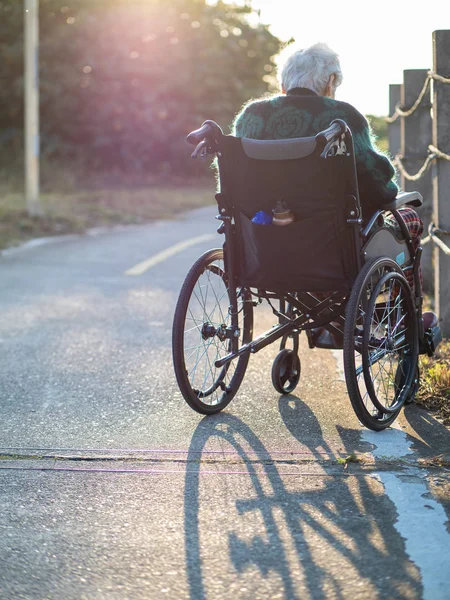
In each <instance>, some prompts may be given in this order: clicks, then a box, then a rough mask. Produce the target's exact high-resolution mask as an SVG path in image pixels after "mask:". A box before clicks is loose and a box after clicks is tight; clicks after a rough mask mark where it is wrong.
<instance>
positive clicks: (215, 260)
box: [172, 119, 440, 431]
mask: <svg viewBox="0 0 450 600" xmlns="http://www.w3.org/2000/svg"><path fill="white" fill-rule="evenodd" d="M187 141H188V142H189V143H190V144H192V145H195V146H196V148H195V150H194V152H193V154H192V156H193V157H197V156H203V157H206V156H214V157H215V160H216V161H217V162H216V167H217V168H218V172H219V191H218V193H217V194H216V200H217V205H218V212H219V214H218V216H217V217H216V219H218V220H219V221H220V222H221V223H220V226H219V227H218V230H217V231H218V233H219V234H223V235H224V243H223V245H222V247H220V248H215V249H211V250H209V251H207V252H206V253H204V254H203V255H202V256H200V258H199V259H198V260H197V261H196V262H195V263H194V265H193V266H192V268H191V269H190V271H189V273H188V274H187V277H186V279H185V281H184V284H183V286H182V288H181V291H180V295H179V298H178V302H177V305H176V309H175V314H174V321H173V330H172V354H173V364H174V370H175V375H176V379H177V382H178V385H179V388H180V391H181V393H182V395H183V397H184V399H185V400H186V402H187V403H188V404H189V406H190V407H191V408H193V409H194V410H196V411H197V412H199V413H201V414H206V415H210V414H213V413H216V412H219V411H221V410H222V409H223V408H225V407H226V406H227V405H228V404H229V402H230V401H231V400H232V399H233V397H234V396H235V394H236V393H237V391H238V389H239V386H240V385H241V383H242V381H243V378H244V375H245V372H246V369H247V365H248V362H249V358H250V355H251V354H255V353H256V352H259V351H260V350H262V349H263V348H265V347H266V346H268V345H269V344H272V343H274V342H277V341H279V344H280V345H279V348H280V350H279V353H278V354H277V356H276V358H275V360H274V363H273V366H272V383H273V385H274V387H275V389H276V390H277V391H278V392H279V393H280V394H289V393H291V392H292V391H293V390H294V389H295V387H296V386H297V384H298V382H299V380H300V375H301V364H300V358H299V355H298V349H299V335H300V334H301V332H302V331H305V334H306V335H307V337H308V341H309V346H310V347H314V346H315V344H317V345H318V346H319V347H320V344H319V343H317V342H315V339H316V338H315V332H317V331H318V330H321V331H327V332H329V334H330V335H331V339H332V340H333V346H332V347H334V348H337V349H342V351H343V361H344V372H345V381H346V386H347V390H348V395H349V398H350V401H351V404H352V407H353V409H354V411H355V413H356V415H357V417H358V419H359V421H360V422H361V423H362V424H363V425H364V426H366V427H367V428H369V429H372V430H374V431H381V430H383V429H385V428H387V427H389V426H390V425H391V424H392V423H393V422H394V420H395V419H396V417H397V416H398V414H399V413H400V411H401V409H402V407H403V405H405V404H408V403H412V402H413V401H414V397H415V395H416V392H417V390H418V386H419V368H418V358H419V354H420V353H428V354H429V355H432V354H433V352H434V349H435V347H436V345H437V344H438V343H439V341H440V330H439V327H434V328H432V329H429V330H426V331H425V330H424V324H423V319H422V290H421V282H420V276H419V265H420V257H421V252H422V249H421V248H419V249H418V250H417V251H414V248H413V244H412V240H411V236H410V234H409V231H408V229H407V227H406V224H405V222H404V220H403V218H402V216H401V213H400V212H399V210H398V209H399V208H400V207H402V206H405V205H411V206H415V207H418V206H420V205H421V204H422V197H421V195H420V194H419V193H418V192H408V193H400V194H399V195H398V196H397V198H395V199H394V200H393V201H392V202H390V203H389V204H386V205H385V206H382V207H380V210H378V211H377V212H375V214H373V215H371V217H370V219H369V220H368V221H367V222H364V221H363V218H362V217H363V215H362V212H361V205H360V197H359V191H358V181H357V176H356V164H355V157H354V149H353V139H352V134H351V131H350V128H349V127H348V126H347V124H346V123H345V122H344V121H342V120H339V119H338V120H335V121H333V122H332V123H331V124H330V126H329V127H328V128H327V129H326V130H324V131H321V132H320V133H318V134H317V135H316V136H314V137H305V138H295V139H286V140H275V141H262V140H254V139H248V138H236V137H233V136H231V135H224V134H223V132H222V130H221V128H220V127H219V125H217V123H215V122H214V121H205V122H204V123H203V125H202V127H201V128H200V129H198V130H196V131H193V132H192V133H190V134H189V135H188V136H187ZM278 201H282V202H283V203H284V205H285V206H287V207H289V209H291V211H292V213H293V215H294V217H295V219H294V221H293V222H292V223H290V224H288V225H286V226H276V225H273V224H272V225H264V224H259V223H255V220H254V218H253V217H254V215H255V214H256V213H258V211H265V212H266V213H267V214H271V213H272V210H273V208H274V207H275V205H276V203H277V202H278ZM386 211H389V212H390V213H391V214H392V215H393V216H394V218H395V219H396V221H397V223H398V225H399V227H400V231H401V233H402V239H398V238H397V236H396V235H394V232H393V231H392V229H390V228H388V227H387V226H385V225H384V224H383V223H384V220H383V214H384V213H385V212H386ZM408 272H409V273H410V278H411V277H412V280H413V282H414V285H413V286H411V285H410V284H409V283H408V281H407V275H408ZM263 302H267V303H268V304H269V306H270V307H271V309H272V311H273V314H274V315H275V317H276V323H275V325H274V326H273V327H272V328H271V329H270V330H268V331H266V332H264V333H263V334H261V335H259V336H258V337H256V338H255V339H253V311H254V308H255V307H256V306H258V305H259V304H261V303H263ZM322 347H329V346H322Z"/></svg>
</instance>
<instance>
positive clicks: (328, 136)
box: [316, 119, 348, 144]
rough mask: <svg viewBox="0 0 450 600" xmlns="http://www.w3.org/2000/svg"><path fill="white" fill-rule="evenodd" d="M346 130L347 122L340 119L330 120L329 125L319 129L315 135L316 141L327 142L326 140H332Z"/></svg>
mask: <svg viewBox="0 0 450 600" xmlns="http://www.w3.org/2000/svg"><path fill="white" fill-rule="evenodd" d="M347 130H348V126H347V123H345V121H342V119H335V120H334V121H332V122H331V124H330V126H329V127H327V128H326V129H324V130H323V131H320V132H319V133H318V134H317V135H316V142H317V143H322V144H328V142H331V141H332V140H334V139H336V138H338V137H339V136H341V135H342V134H343V133H346V132H347Z"/></svg>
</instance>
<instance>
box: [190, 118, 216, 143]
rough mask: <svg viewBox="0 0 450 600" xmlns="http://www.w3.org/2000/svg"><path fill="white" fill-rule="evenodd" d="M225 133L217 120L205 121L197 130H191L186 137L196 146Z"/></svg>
mask: <svg viewBox="0 0 450 600" xmlns="http://www.w3.org/2000/svg"><path fill="white" fill-rule="evenodd" d="M222 135H223V131H222V129H221V128H220V126H219V125H217V123H216V122H215V121H205V122H204V123H203V124H202V126H201V127H200V129H196V130H195V131H191V133H190V134H189V135H188V136H187V137H186V139H187V141H188V142H189V144H192V145H193V146H196V145H197V144H200V142H202V141H203V140H205V139H206V140H208V141H211V142H212V141H213V140H214V141H216V140H217V138H219V137H220V136H222Z"/></svg>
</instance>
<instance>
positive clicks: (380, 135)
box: [367, 115, 389, 152]
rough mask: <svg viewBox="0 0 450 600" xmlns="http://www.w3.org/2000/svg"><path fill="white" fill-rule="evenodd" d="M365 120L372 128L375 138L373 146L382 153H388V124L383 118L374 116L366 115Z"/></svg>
mask: <svg viewBox="0 0 450 600" xmlns="http://www.w3.org/2000/svg"><path fill="white" fill-rule="evenodd" d="M367 120H368V121H369V123H370V126H371V127H372V131H373V133H374V136H375V144H376V146H377V148H379V150H381V151H382V152H388V151H389V140H388V124H387V123H386V121H385V119H384V117H376V116H374V115H367Z"/></svg>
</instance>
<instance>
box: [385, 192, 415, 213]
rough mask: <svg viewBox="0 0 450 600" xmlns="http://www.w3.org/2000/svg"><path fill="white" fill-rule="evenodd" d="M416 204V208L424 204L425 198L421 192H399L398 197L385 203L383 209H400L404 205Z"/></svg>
mask: <svg viewBox="0 0 450 600" xmlns="http://www.w3.org/2000/svg"><path fill="white" fill-rule="evenodd" d="M405 204H407V205H408V206H415V207H416V208H417V207H419V206H422V204H423V198H422V195H421V194H419V192H399V193H398V195H397V198H394V200H392V202H389V203H388V204H384V205H383V206H382V207H381V210H398V209H399V208H401V207H402V206H405Z"/></svg>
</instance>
